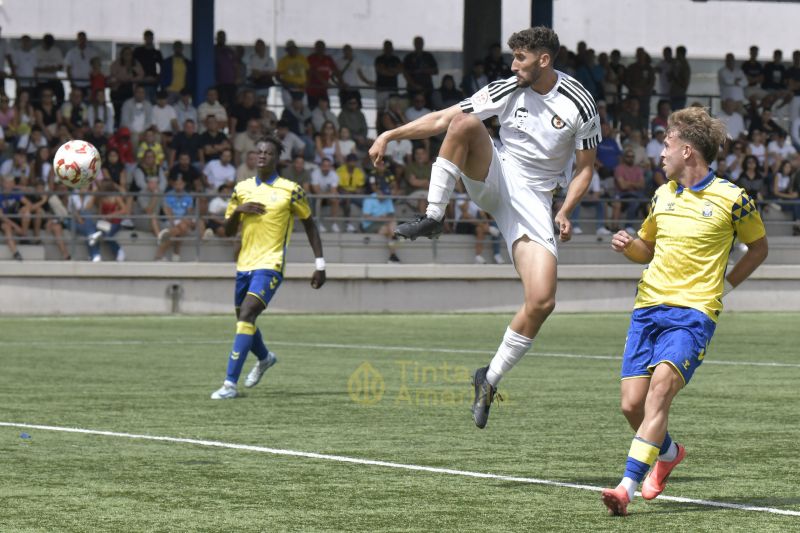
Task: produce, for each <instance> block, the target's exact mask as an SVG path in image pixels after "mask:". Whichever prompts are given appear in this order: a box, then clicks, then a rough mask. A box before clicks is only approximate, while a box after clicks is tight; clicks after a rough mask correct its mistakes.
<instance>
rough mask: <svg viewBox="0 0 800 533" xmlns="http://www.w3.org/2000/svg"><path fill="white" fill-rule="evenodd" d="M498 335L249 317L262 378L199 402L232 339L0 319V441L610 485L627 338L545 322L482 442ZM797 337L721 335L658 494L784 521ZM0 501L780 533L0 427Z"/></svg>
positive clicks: (166, 325)
mask: <svg viewBox="0 0 800 533" xmlns="http://www.w3.org/2000/svg"><path fill="white" fill-rule="evenodd" d="M509 318H510V317H509V316H506V315H413V316H410V315H343V316H325V315H294V316H278V315H271V314H270V313H269V312H267V313H266V314H265V315H264V316H262V317H261V318H260V319H259V326H260V328H261V330H262V332H263V333H264V336H265V338H266V340H267V343H268V345H270V348H271V349H272V350H273V351H275V352H276V353H277V354H278V357H279V363H278V364H277V365H276V366H275V367H273V368H272V369H270V370H269V371H268V373H267V374H266V375H265V377H264V380H263V381H262V383H261V384H259V385H258V386H257V387H256V388H253V389H250V390H248V389H244V390H245V396H244V397H243V398H240V399H236V400H233V401H221V402H214V401H211V400H210V399H209V395H210V393H211V392H212V391H213V390H214V389H216V388H217V387H218V386H219V385H220V383H221V381H222V379H223V377H224V370H225V364H226V355H227V351H228V350H229V348H230V343H231V340H232V335H233V330H234V325H233V320H232V318H231V317H201V318H195V317H178V318H165V317H123V318H21V319H16V318H3V319H2V321H0V363H1V365H2V366H0V368H1V369H2V371H1V373H0V376H2V378H0V384H2V386H0V422H10V423H28V424H41V425H52V426H59V427H75V428H86V429H93V430H105V431H114V432H127V433H135V434H146V435H154V436H168V437H181V438H192V439H205V440H213V441H221V442H225V443H233V444H245V445H254V446H262V447H269V448H280V449H286V450H297V451H303V452H317V453H322V454H335V455H340V456H347V457H354V458H362V459H372V460H382V461H389V462H395V463H404V464H411V465H422V466H433V467H442V468H450V469H454V470H464V471H471V472H484V473H494V474H503V475H509V476H517V477H528V478H536V479H540V480H551V481H561V482H569V483H578V484H584V485H592V486H597V487H601V486H613V485H615V484H616V483H617V482H618V480H619V477H620V475H621V474H622V470H623V468H624V463H625V458H626V454H627V450H628V446H629V444H630V440H631V437H632V432H631V431H630V429H629V428H628V427H627V425H626V423H625V421H624V418H623V417H622V415H621V413H620V412H619V409H618V401H619V399H618V398H619V381H618V375H619V374H618V373H619V365H620V361H619V360H617V359H615V357H617V356H618V355H619V354H620V352H621V350H622V347H623V343H624V339H625V332H626V329H627V322H628V316H627V315H625V314H602V315H600V314H593V315H584V314H562V315H555V316H553V317H551V318H550V319H549V320H548V322H547V323H546V324H545V327H544V328H543V329H542V331H541V333H540V335H539V337H538V338H537V339H536V341H535V343H534V348H533V352H532V353H530V354H529V355H528V356H526V358H525V359H524V360H523V362H522V363H521V364H520V365H518V367H517V368H515V369H514V371H513V372H512V373H511V374H509V376H508V377H507V378H506V379H505V380H504V381H503V383H502V384H501V392H502V393H503V394H504V395H505V397H506V401H505V402H503V403H501V404H499V406H495V407H493V408H492V414H491V417H490V419H489V425H488V426H487V428H486V429H485V430H482V431H481V430H478V429H476V428H475V427H474V425H473V424H472V421H471V419H470V414H469V405H470V402H471V399H472V398H471V396H472V392H471V387H470V385H469V379H470V378H469V375H470V373H471V372H472V371H473V370H474V368H476V367H477V366H479V365H484V364H486V362H487V361H488V360H489V358H490V356H491V354H492V353H493V352H494V349H495V348H496V345H497V343H498V342H499V340H500V338H501V336H502V333H503V331H504V329H505V327H506V325H507V322H508V320H509ZM799 321H800V315H797V314H733V313H730V314H725V315H723V317H722V319H721V321H720V324H719V326H718V328H717V333H716V335H715V338H714V341H713V342H712V345H711V349H710V350H709V353H708V355H707V357H706V360H705V362H704V364H703V365H702V367H701V368H700V369H699V370H698V371H697V373H696V374H695V376H694V379H693V381H692V383H691V384H690V386H689V387H688V388H687V389H686V390H685V391H683V392H682V393H681V394H680V395H679V396H678V399H677V400H676V402H675V403H674V405H673V408H672V417H671V420H670V430H671V433H672V434H673V436H674V437H675V438H676V440H678V441H680V442H682V443H684V444H685V445H686V446H687V450H688V455H687V459H686V460H685V462H684V463H683V464H682V465H681V466H680V467H678V469H676V471H675V473H674V474H673V476H672V478H671V481H670V484H669V486H668V488H667V491H666V493H665V494H668V495H671V496H683V497H687V498H691V499H704V500H713V501H717V502H727V503H734V504H740V505H745V506H747V505H749V506H758V507H769V508H776V509H783V510H790V511H795V512H798V511H800V489H799V485H798V479H800V459H799V458H798V450H799V448H798V444H797V443H798V442H800V423H799V422H800V415H798V413H799V412H800V406H798V390H800V387H799V386H798V383H799V382H800V356H798V354H797V345H798V340H800V334H798V330H797V324H798V322H799ZM537 353H538V354H540V355H538V356H537V355H536V354H537ZM559 354H561V355H559ZM576 356H577V357H576ZM586 356H592V357H586ZM596 356H609V357H596ZM250 357H251V358H250V359H249V360H248V362H247V364H246V366H245V372H247V371H249V369H250V367H251V364H252V362H253V359H252V355H251V356H250ZM753 363H758V364H753ZM764 363H778V364H780V365H783V366H768V365H764ZM23 434H24V435H23ZM0 479H2V482H0V530H2V531H4V532H5V531H48V532H49V531H222V530H231V531H323V530H349V531H383V530H387V531H486V530H496V531H523V530H527V531H606V530H608V531H639V532H641V531H667V532H675V531H690V530H691V531H797V530H800V516H780V515H775V514H768V513H764V512H753V511H745V510H732V509H720V508H715V507H711V506H708V505H701V504H698V503H696V502H695V503H680V502H670V501H659V500H655V501H653V502H647V503H645V502H644V501H643V500H642V499H641V498H637V499H636V501H635V502H634V503H633V504H632V505H631V507H629V510H630V512H631V515H630V516H629V517H626V518H610V517H607V516H605V508H604V507H603V506H602V504H601V503H600V496H599V493H598V492H594V491H590V490H579V489H575V488H565V487H557V486H549V485H539V484H526V483H518V482H509V481H503V480H497V479H474V478H469V477H462V476H458V475H449V474H442V473H432V472H424V471H422V472H421V471H407V470H400V469H393V468H387V467H382V466H369V465H363V464H352V463H341V462H334V461H328V460H324V459H312V458H305V457H287V456H281V455H274V454H269V453H259V452H256V451H246V450H240V449H225V448H211V447H204V446H198V445H193V444H185V443H174V442H153V441H149V440H137V439H126V438H119V437H114V436H100V435H86V434H71V433H61V432H54V431H45V430H37V429H26V428H19V427H0Z"/></svg>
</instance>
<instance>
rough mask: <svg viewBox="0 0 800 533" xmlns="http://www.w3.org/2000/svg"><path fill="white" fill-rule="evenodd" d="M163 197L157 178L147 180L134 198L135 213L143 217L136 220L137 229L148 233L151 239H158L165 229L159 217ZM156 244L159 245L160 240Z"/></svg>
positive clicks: (161, 212)
mask: <svg viewBox="0 0 800 533" xmlns="http://www.w3.org/2000/svg"><path fill="white" fill-rule="evenodd" d="M163 204H164V196H163V194H162V191H161V190H160V189H159V186H158V177H151V178H148V179H147V183H146V184H145V189H144V191H142V192H141V193H140V194H139V196H137V198H136V208H137V212H138V213H140V214H144V215H145V216H144V217H142V218H138V219H137V221H136V222H137V224H136V226H137V228H139V229H141V230H142V231H150V233H152V234H153V237H156V238H158V236H159V234H160V233H161V231H162V230H164V229H166V227H164V226H165V225H164V224H163V220H162V218H161V215H162V214H163V211H162V205H163ZM158 244H161V242H160V240H159V242H158Z"/></svg>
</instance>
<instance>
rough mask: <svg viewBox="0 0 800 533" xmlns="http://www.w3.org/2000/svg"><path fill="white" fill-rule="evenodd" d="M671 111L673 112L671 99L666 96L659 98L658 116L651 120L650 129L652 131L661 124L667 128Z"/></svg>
mask: <svg viewBox="0 0 800 533" xmlns="http://www.w3.org/2000/svg"><path fill="white" fill-rule="evenodd" d="M670 113H672V107H671V106H670V103H669V100H667V99H666V98H663V99H661V100H659V101H658V104H657V105H656V116H654V117H653V120H651V121H650V130H651V131H652V130H653V129H654V128H655V127H656V126H661V127H662V128H665V129H666V127H667V118H669V115H670Z"/></svg>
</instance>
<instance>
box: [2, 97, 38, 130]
mask: <svg viewBox="0 0 800 533" xmlns="http://www.w3.org/2000/svg"><path fill="white" fill-rule="evenodd" d="M35 122H36V111H34V108H33V104H32V103H31V93H30V91H29V90H27V89H22V88H18V89H17V97H16V99H15V100H14V119H13V121H12V123H11V127H10V131H7V132H6V134H8V136H9V137H14V136H17V137H19V136H22V135H26V134H28V133H30V131H31V127H32V126H33V125H34V123H35Z"/></svg>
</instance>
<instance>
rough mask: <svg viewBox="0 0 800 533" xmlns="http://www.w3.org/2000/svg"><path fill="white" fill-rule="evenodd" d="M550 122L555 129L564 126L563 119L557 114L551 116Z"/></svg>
mask: <svg viewBox="0 0 800 533" xmlns="http://www.w3.org/2000/svg"><path fill="white" fill-rule="evenodd" d="M550 124H552V125H553V127H554V128H555V129H557V130H560V129H561V128H563V127H564V126H566V124H565V123H564V121H563V120H561V117H559V116H558V115H553V118H552V119H551V120H550Z"/></svg>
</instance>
